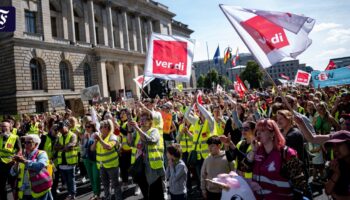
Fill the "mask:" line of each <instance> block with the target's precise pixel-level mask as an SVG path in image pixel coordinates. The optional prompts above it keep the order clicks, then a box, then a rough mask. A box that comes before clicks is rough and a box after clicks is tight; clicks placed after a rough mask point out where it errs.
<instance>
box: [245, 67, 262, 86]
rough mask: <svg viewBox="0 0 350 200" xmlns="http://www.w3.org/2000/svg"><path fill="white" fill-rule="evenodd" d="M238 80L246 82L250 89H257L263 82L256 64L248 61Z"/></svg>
mask: <svg viewBox="0 0 350 200" xmlns="http://www.w3.org/2000/svg"><path fill="white" fill-rule="evenodd" d="M240 78H241V79H242V81H245V80H247V81H248V82H249V84H250V88H259V87H260V83H261V81H262V80H263V73H262V72H261V70H260V68H259V65H258V64H257V63H256V62H253V61H248V63H247V67H246V68H245V69H244V71H243V72H242V73H241V74H240Z"/></svg>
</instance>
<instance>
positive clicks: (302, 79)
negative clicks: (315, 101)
mask: <svg viewBox="0 0 350 200" xmlns="http://www.w3.org/2000/svg"><path fill="white" fill-rule="evenodd" d="M310 80H311V74H310V73H307V72H305V71H303V70H298V71H297V74H296V75H295V79H294V83H295V84H300V85H305V86H308V85H309V83H310Z"/></svg>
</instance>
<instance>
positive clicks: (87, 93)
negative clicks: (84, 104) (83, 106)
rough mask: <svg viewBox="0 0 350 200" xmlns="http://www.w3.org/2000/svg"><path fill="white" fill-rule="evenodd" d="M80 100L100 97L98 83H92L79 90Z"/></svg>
mask: <svg viewBox="0 0 350 200" xmlns="http://www.w3.org/2000/svg"><path fill="white" fill-rule="evenodd" d="M80 95H81V100H83V101H88V100H92V99H96V98H97V97H100V96H101V95H100V87H99V86H98V85H94V86H91V87H87V88H84V89H82V90H81V91H80Z"/></svg>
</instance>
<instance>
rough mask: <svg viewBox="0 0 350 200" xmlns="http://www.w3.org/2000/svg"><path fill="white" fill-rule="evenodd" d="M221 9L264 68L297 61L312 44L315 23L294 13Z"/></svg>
mask: <svg viewBox="0 0 350 200" xmlns="http://www.w3.org/2000/svg"><path fill="white" fill-rule="evenodd" d="M220 8H221V10H222V11H223V12H224V14H225V16H226V17H227V19H228V20H229V21H230V23H231V24H232V26H233V27H234V28H235V30H236V31H237V33H238V35H239V36H240V37H241V39H242V40H243V42H244V43H245V44H246V45H247V47H248V49H249V50H250V51H251V53H253V54H254V56H255V58H256V59H257V61H258V62H259V63H260V65H261V66H262V67H264V68H267V67H270V66H272V65H273V64H275V63H277V62H279V61H281V60H282V59H283V58H286V57H290V58H296V57H297V56H298V55H299V54H301V53H302V52H304V51H305V50H306V49H307V48H308V47H309V46H310V45H311V43H312V40H311V39H309V37H308V34H309V32H310V31H311V30H312V28H313V26H314V24H315V20H314V19H312V18H309V17H305V16H301V15H296V14H292V13H284V12H274V11H264V10H256V9H247V8H242V7H236V6H228V5H222V4H220Z"/></svg>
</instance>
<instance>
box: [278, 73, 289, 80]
mask: <svg viewBox="0 0 350 200" xmlns="http://www.w3.org/2000/svg"><path fill="white" fill-rule="evenodd" d="M280 77H281V78H284V79H286V80H288V81H289V80H290V78H289V76H286V75H285V74H283V73H281V74H280Z"/></svg>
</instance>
